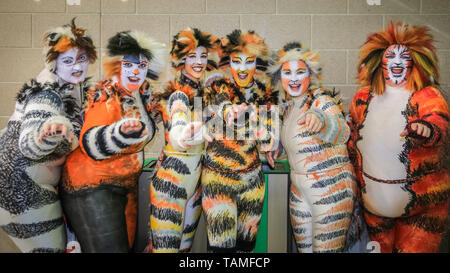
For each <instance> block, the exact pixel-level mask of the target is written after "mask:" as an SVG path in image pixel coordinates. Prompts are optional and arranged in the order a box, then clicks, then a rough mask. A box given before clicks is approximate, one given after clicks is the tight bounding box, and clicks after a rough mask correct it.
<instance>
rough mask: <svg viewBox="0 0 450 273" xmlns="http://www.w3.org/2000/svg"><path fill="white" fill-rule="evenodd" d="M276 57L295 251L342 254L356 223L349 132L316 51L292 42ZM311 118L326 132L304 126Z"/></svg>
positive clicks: (275, 80) (275, 77)
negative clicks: (325, 85) (323, 83)
mask: <svg viewBox="0 0 450 273" xmlns="http://www.w3.org/2000/svg"><path fill="white" fill-rule="evenodd" d="M274 57H276V60H274V61H273V63H274V65H273V66H271V67H270V74H271V78H272V84H273V86H274V87H275V88H277V90H283V91H284V92H283V93H282V94H283V95H284V96H285V101H284V100H283V105H284V108H285V109H283V110H285V111H284V116H283V126H282V129H281V142H282V144H283V147H284V149H285V150H286V153H287V155H288V159H289V164H290V168H291V175H290V177H291V188H290V192H289V194H290V196H289V210H290V217H291V224H292V229H293V232H294V236H295V241H296V243H297V249H298V251H299V252H342V251H344V250H345V247H346V241H347V240H346V239H347V234H348V233H349V230H350V224H351V221H352V212H353V210H354V201H355V199H356V197H355V190H356V183H355V176H354V172H353V167H352V165H351V163H350V160H349V157H348V153H347V146H346V143H347V140H348V138H349V136H350V128H349V127H348V125H347V123H346V121H345V119H344V115H343V110H342V108H343V107H342V104H341V101H340V99H339V98H338V97H337V94H335V93H334V92H330V91H326V90H324V89H323V88H322V87H321V79H322V76H321V66H320V61H319V55H318V54H317V53H316V52H313V51H311V50H308V49H306V48H305V47H303V46H302V45H301V44H300V43H298V42H292V43H288V44H286V45H285V46H284V47H283V48H282V49H280V50H279V51H278V52H277V55H274ZM291 86H293V87H294V89H292V87H291ZM296 86H298V88H297V89H298V90H297V89H295V87H296ZM311 114H312V115H313V116H314V117H317V118H318V119H319V120H320V123H321V124H322V128H317V129H316V130H313V129H314V127H313V128H310V127H308V124H306V121H305V123H301V122H300V121H302V120H306V117H307V115H311ZM299 122H300V123H299ZM352 236H353V234H352ZM352 236H351V237H352ZM356 236H358V235H356ZM351 239H352V240H354V239H357V238H351ZM352 240H350V241H349V243H350V244H351V243H353V242H352Z"/></svg>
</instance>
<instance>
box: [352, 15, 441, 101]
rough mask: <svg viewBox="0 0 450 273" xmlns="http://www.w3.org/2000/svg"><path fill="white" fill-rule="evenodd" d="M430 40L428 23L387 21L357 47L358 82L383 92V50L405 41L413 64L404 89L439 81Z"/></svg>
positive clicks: (413, 88)
mask: <svg viewBox="0 0 450 273" xmlns="http://www.w3.org/2000/svg"><path fill="white" fill-rule="evenodd" d="M433 42H434V40H433V36H432V35H431V33H430V30H429V28H428V27H425V26H409V25H407V24H404V23H401V22H397V23H393V22H391V23H390V24H389V25H388V27H387V28H386V29H385V30H382V31H380V32H377V33H373V34H371V35H370V36H369V37H368V38H367V41H366V42H365V43H364V44H363V45H362V47H361V49H360V57H359V63H358V81H359V83H360V85H361V86H368V85H370V86H371V88H372V92H374V93H375V94H378V95H381V94H383V93H384V90H385V84H384V77H383V70H382V58H383V54H384V52H385V50H386V49H387V48H388V47H389V46H391V45H393V44H402V45H405V46H407V47H408V48H409V50H410V51H411V57H412V60H413V67H412V69H411V75H410V76H409V78H408V79H407V82H406V86H405V88H406V89H408V90H411V91H418V90H421V89H423V88H424V87H426V86H429V85H436V86H437V85H439V67H438V60H437V56H436V48H435V47H434V46H433Z"/></svg>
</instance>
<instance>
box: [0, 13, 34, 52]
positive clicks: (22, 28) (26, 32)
mask: <svg viewBox="0 0 450 273" xmlns="http://www.w3.org/2000/svg"><path fill="white" fill-rule="evenodd" d="M12 30H13V31H12ZM0 37H1V39H0V46H5V47H31V14H2V15H1V16H0Z"/></svg>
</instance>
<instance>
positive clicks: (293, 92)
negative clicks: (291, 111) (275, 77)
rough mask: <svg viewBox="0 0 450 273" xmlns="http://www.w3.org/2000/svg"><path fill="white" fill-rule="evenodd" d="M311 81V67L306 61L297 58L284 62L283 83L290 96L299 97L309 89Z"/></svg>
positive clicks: (282, 70)
mask: <svg viewBox="0 0 450 273" xmlns="http://www.w3.org/2000/svg"><path fill="white" fill-rule="evenodd" d="M310 81H311V76H310V73H309V68H308V66H307V65H306V63H305V62H303V61H300V60H297V61H289V62H285V63H283V65H282V67H281V84H282V85H283V88H284V90H286V92H287V93H288V94H289V95H290V96H292V97H297V96H300V95H301V94H303V93H304V92H305V91H306V90H307V89H308V87H309V83H310Z"/></svg>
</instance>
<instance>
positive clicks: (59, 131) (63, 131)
mask: <svg viewBox="0 0 450 273" xmlns="http://www.w3.org/2000/svg"><path fill="white" fill-rule="evenodd" d="M58 135H59V136H62V137H64V138H66V139H67V141H69V142H72V140H73V139H74V138H75V135H74V134H73V132H72V131H71V130H70V129H69V128H68V127H67V126H66V125H64V124H61V123H56V122H55V123H48V124H45V125H44V127H43V128H42V131H41V132H40V134H39V142H42V141H43V140H44V138H47V137H53V136H58Z"/></svg>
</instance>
